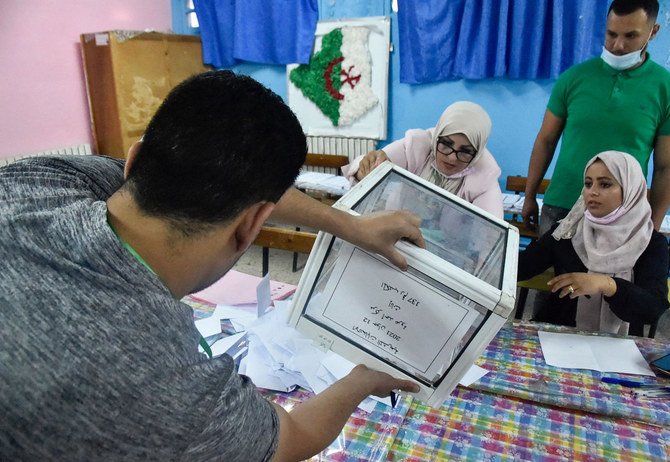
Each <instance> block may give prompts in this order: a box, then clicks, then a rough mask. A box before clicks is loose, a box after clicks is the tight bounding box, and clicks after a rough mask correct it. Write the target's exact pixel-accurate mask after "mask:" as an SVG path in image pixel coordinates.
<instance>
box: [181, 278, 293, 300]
mask: <svg viewBox="0 0 670 462" xmlns="http://www.w3.org/2000/svg"><path fill="white" fill-rule="evenodd" d="M261 279H263V278H260V277H258V276H251V275H250V274H245V273H240V272H239V271H235V270H230V271H228V273H226V274H225V275H224V276H223V277H222V278H221V279H219V280H218V281H216V282H215V283H214V284H212V285H211V286H209V287H207V288H206V289H204V290H201V291H200V292H196V293H194V294H191V296H192V297H193V298H196V299H199V300H204V301H206V302H210V303H215V304H217V305H244V304H250V303H256V302H257V300H256V286H258V283H259V282H261ZM295 289H296V286H294V285H292V284H288V283H285V282H277V281H270V294H271V295H270V297H271V298H272V300H282V299H284V298H286V297H288V296H289V295H291V294H292V293H293V292H295Z"/></svg>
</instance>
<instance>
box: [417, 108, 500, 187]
mask: <svg viewBox="0 0 670 462" xmlns="http://www.w3.org/2000/svg"><path fill="white" fill-rule="evenodd" d="M454 133H463V134H464V135H465V136H466V137H467V138H468V141H470V144H472V146H473V147H474V148H475V149H476V150H477V154H476V155H475V157H474V159H472V162H470V164H469V165H468V166H467V167H466V168H465V169H463V170H462V171H460V172H458V173H456V174H454V175H449V176H447V175H445V174H444V173H442V172H440V171H438V170H437V169H436V168H435V167H434V165H435V157H436V155H435V153H436V149H437V139H438V138H439V137H441V136H448V135H453V134H454ZM490 133H491V118H490V117H489V115H488V114H487V113H486V111H485V110H484V108H482V107H481V106H480V105H479V104H475V103H471V102H469V101H458V102H456V103H454V104H452V105H450V106H449V107H447V108H446V109H445V110H444V112H443V113H442V116H441V117H440V120H439V121H438V122H437V126H436V127H435V128H434V129H433V137H432V139H431V144H430V154H429V155H428V158H427V159H426V163H425V165H424V166H423V169H422V171H421V177H422V178H423V179H425V180H428V181H430V182H431V183H433V184H436V185H438V186H440V187H442V188H443V189H446V190H447V191H449V192H450V193H453V194H457V193H458V190H459V189H460V187H461V185H462V184H463V178H464V177H465V176H466V175H467V174H468V173H470V172H471V171H472V170H473V167H474V165H475V164H476V163H477V160H479V158H480V157H481V156H482V154H483V152H484V150H485V149H486V142H487V141H488V139H489V135H490Z"/></svg>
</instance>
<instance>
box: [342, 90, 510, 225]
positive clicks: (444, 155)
mask: <svg viewBox="0 0 670 462" xmlns="http://www.w3.org/2000/svg"><path fill="white" fill-rule="evenodd" d="M490 133H491V119H490V118H489V116H488V114H487V113H486V111H484V109H483V108H482V107H481V106H479V105H477V104H475V103H471V102H468V101H459V102H457V103H454V104H452V105H451V106H449V107H448V108H447V109H445V111H444V112H443V113H442V116H441V117H440V120H439V121H438V123H437V126H436V127H434V128H429V129H428V130H423V129H411V130H408V131H407V132H406V133H405V137H404V138H403V139H400V140H397V141H394V142H393V143H391V144H389V145H388V146H386V147H385V148H384V149H382V150H380V151H372V152H369V153H368V154H366V155H365V156H360V157H358V158H356V159H354V161H353V162H352V163H351V164H349V165H346V166H344V167H342V171H343V173H344V175H345V176H346V177H348V178H349V179H350V181H352V182H354V181H360V180H362V179H363V178H365V176H367V175H368V174H369V173H370V172H371V171H372V170H373V169H374V168H375V167H377V166H378V165H380V164H381V163H382V162H384V161H385V160H390V161H391V162H393V163H394V164H396V165H399V166H400V167H403V168H405V169H407V170H409V171H410V172H412V173H415V174H417V175H419V176H421V177H422V178H424V179H426V180H428V181H430V182H431V183H434V184H436V185H438V186H441V187H442V188H444V189H446V190H447V191H449V192H451V193H453V194H456V195H457V196H459V197H461V198H462V199H464V200H466V201H468V202H470V203H471V204H474V205H476V206H478V207H480V208H482V209H484V210H486V211H487V212H489V213H491V214H493V215H495V216H497V217H499V218H503V201H502V192H501V191H500V185H499V184H498V178H499V177H500V167H499V166H498V164H497V163H496V161H495V159H494V158H493V156H492V155H491V153H490V152H489V151H488V149H486V142H487V140H488V138H489V134H490Z"/></svg>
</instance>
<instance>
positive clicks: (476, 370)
mask: <svg viewBox="0 0 670 462" xmlns="http://www.w3.org/2000/svg"><path fill="white" fill-rule="evenodd" d="M488 373H489V371H488V369H484V368H483V367H479V366H478V365H476V364H473V365H472V367H471V368H470V369H468V371H467V372H466V373H465V375H464V376H463V378H462V379H461V381H460V382H458V383H460V384H461V385H463V386H464V387H469V386H470V385H472V384H473V383H475V382H476V381H477V380H479V379H481V378H482V377H484V376H485V375H486V374H488Z"/></svg>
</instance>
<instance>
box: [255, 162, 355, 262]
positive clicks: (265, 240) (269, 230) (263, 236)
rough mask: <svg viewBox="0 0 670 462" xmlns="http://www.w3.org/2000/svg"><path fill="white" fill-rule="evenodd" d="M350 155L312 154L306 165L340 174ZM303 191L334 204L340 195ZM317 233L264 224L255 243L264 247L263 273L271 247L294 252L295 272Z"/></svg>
mask: <svg viewBox="0 0 670 462" xmlns="http://www.w3.org/2000/svg"><path fill="white" fill-rule="evenodd" d="M349 162H350V161H349V157H347V156H342V155H337V154H311V153H308V154H307V157H306V158H305V163H304V166H305V167H321V168H324V169H336V170H337V172H338V174H339V172H340V168H341V167H343V166H345V165H347V164H348V163H349ZM303 192H305V193H306V194H308V195H309V196H311V197H313V198H315V199H317V200H319V201H321V202H323V203H325V204H327V205H332V204H333V203H335V202H336V201H337V199H339V197H337V196H335V195H333V194H332V193H329V192H326V191H319V190H318V189H304V190H303ZM315 240H316V233H312V232H306V231H300V228H295V230H293V229H288V228H280V227H277V226H272V225H268V226H263V228H262V229H261V232H260V233H259V234H258V237H256V240H255V241H254V245H259V246H261V247H263V275H266V274H267V273H268V271H269V266H270V249H279V250H289V251H291V252H293V268H292V269H293V272H296V271H297V270H298V254H300V253H303V254H308V253H309V252H310V251H311V250H312V246H313V245H314V241H315Z"/></svg>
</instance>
